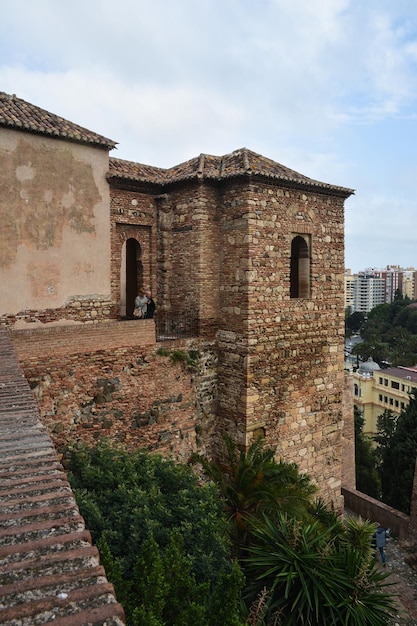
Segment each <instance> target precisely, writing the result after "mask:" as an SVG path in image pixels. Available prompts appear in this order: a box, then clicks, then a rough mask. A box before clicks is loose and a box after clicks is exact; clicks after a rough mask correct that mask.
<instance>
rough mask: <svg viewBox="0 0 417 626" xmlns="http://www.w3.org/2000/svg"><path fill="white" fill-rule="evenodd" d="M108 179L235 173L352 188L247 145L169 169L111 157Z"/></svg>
mask: <svg viewBox="0 0 417 626" xmlns="http://www.w3.org/2000/svg"><path fill="white" fill-rule="evenodd" d="M109 167H110V171H109V175H108V177H109V179H110V180H111V179H124V180H130V181H133V182H134V181H136V182H144V183H151V184H159V185H161V186H162V187H164V186H166V185H168V184H172V183H177V182H181V181H185V180H193V179H204V180H219V181H221V180H225V179H228V178H233V177H238V176H260V177H264V178H270V179H273V180H276V181H282V182H283V183H286V184H288V185H291V186H294V185H295V186H301V187H305V188H311V187H313V188H315V189H317V190H318V191H319V190H323V191H330V192H333V193H334V192H336V193H338V194H340V195H342V196H345V197H348V196H350V195H351V194H352V193H354V191H353V189H348V188H346V187H339V186H335V185H330V184H328V183H323V182H321V181H318V180H314V179H312V178H309V177H308V176H304V175H303V174H300V173H299V172H296V171H295V170H292V169H290V168H288V167H285V166H284V165H281V164H280V163H277V162H275V161H273V160H272V159H268V158H266V157H264V156H262V155H260V154H257V153H256V152H252V151H251V150H248V149H247V148H241V149H240V150H235V151H234V152H231V153H230V154H226V155H224V156H213V155H210V154H200V156H198V157H195V158H193V159H190V160H189V161H185V162H184V163H180V164H179V165H176V166H174V167H171V168H169V169H162V168H156V167H151V166H148V165H142V164H139V163H133V162H131V161H122V160H121V159H116V158H110V165H109Z"/></svg>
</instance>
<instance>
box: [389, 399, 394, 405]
mask: <svg viewBox="0 0 417 626" xmlns="http://www.w3.org/2000/svg"><path fill="white" fill-rule="evenodd" d="M389 403H390V405H391V406H394V398H390V399H389Z"/></svg>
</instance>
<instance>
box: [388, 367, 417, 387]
mask: <svg viewBox="0 0 417 626" xmlns="http://www.w3.org/2000/svg"><path fill="white" fill-rule="evenodd" d="M383 374H386V375H387V376H395V377H396V378H403V379H404V380H408V381H410V380H411V382H413V383H417V368H415V367H402V366H398V367H388V368H386V369H384V370H381V371H380V372H379V375H380V376H382V375H383Z"/></svg>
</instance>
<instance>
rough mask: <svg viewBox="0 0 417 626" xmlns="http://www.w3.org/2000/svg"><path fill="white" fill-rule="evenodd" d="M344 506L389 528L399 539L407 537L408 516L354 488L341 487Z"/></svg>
mask: <svg viewBox="0 0 417 626" xmlns="http://www.w3.org/2000/svg"><path fill="white" fill-rule="evenodd" d="M342 495H343V496H344V498H345V507H346V508H348V509H350V510H351V511H353V512H354V513H356V515H360V516H361V517H362V518H363V519H368V520H370V521H371V522H378V523H379V524H380V525H381V526H383V527H384V528H391V530H392V534H393V535H394V536H395V537H398V538H399V539H408V538H409V537H408V526H409V523H410V517H409V516H408V515H405V514H404V513H401V511H397V509H393V508H392V507H390V506H388V505H387V504H384V503H383V502H380V501H379V500H376V499H375V498H371V496H367V495H366V494H364V493H361V492H360V491H357V490H356V489H350V488H348V487H342Z"/></svg>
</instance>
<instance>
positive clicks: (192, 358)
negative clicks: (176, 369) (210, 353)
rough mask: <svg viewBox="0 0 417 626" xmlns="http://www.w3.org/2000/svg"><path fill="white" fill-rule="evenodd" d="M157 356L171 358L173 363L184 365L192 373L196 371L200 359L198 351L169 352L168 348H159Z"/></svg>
mask: <svg viewBox="0 0 417 626" xmlns="http://www.w3.org/2000/svg"><path fill="white" fill-rule="evenodd" d="M157 354H158V355H159V356H167V357H169V358H170V359H171V361H172V363H183V364H184V365H186V366H187V368H188V369H190V370H192V371H194V370H196V368H197V365H198V361H199V359H200V353H199V352H198V350H188V351H187V352H186V351H185V350H167V349H166V348H159V349H158V350H157Z"/></svg>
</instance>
